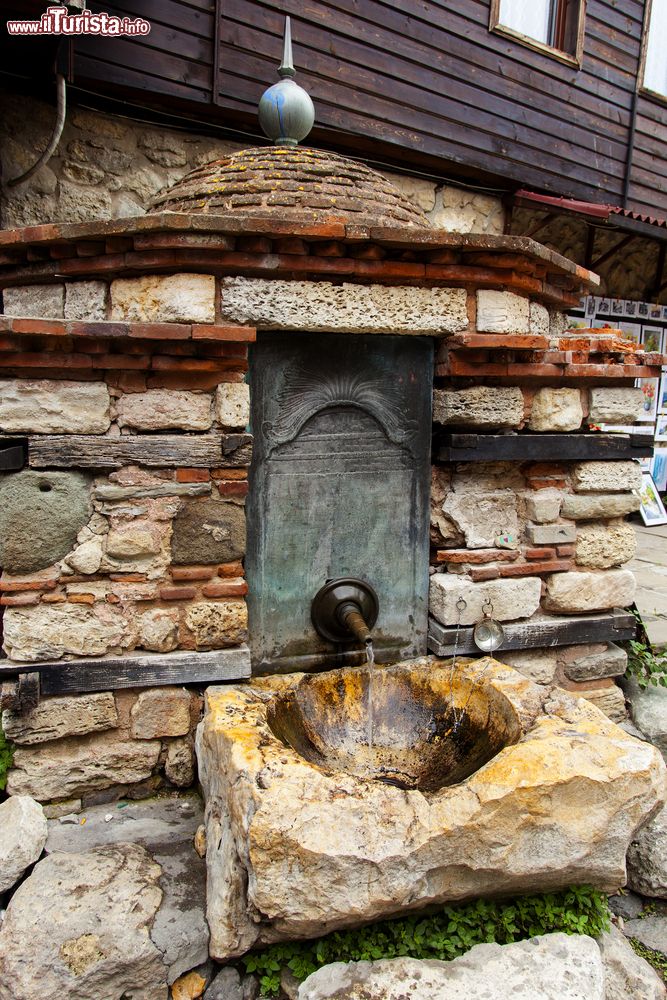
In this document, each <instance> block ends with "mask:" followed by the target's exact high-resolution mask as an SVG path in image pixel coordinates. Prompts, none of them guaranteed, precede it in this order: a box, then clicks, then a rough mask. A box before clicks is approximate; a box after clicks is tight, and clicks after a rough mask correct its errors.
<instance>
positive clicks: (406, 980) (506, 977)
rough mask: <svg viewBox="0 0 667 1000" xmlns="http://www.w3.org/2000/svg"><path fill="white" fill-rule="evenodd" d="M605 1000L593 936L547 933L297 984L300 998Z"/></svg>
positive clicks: (322, 972) (338, 969) (339, 969)
mask: <svg viewBox="0 0 667 1000" xmlns="http://www.w3.org/2000/svg"><path fill="white" fill-rule="evenodd" d="M361 997H374V998H380V997H381V998H382V1000H406V998H407V997H409V998H410V1000H460V998H461V997H479V998H481V997H484V1000H515V998H516V997H525V998H526V1000H538V998H539V1000H584V998H585V1000H605V983H604V970H603V967H602V959H601V957H600V951H599V949H598V946H597V944H596V943H595V941H594V940H593V938H590V937H586V936H584V935H578V936H577V935H568V934H545V935H543V936H542V937H536V938H532V939H531V940H530V941H517V942H515V943H514V944H506V945H500V944H478V945H475V947H474V948H471V949H470V951H468V952H466V954H465V955H461V957H460V958H455V959H454V960H453V961H451V962H436V961H430V962H429V961H419V960H418V959H414V958H394V959H385V960H383V961H379V962H349V963H345V962H335V963H334V964H332V965H325V966H324V967H323V968H321V969H318V970H317V972H314V973H313V975H312V976H309V977H308V979H306V980H305V982H303V983H302V984H301V987H300V989H299V993H298V1000H359V998H361Z"/></svg>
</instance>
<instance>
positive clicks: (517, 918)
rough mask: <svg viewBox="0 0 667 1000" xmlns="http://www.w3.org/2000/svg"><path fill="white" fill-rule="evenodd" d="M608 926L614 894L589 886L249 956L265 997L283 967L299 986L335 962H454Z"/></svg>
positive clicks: (479, 903)
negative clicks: (474, 951) (482, 950)
mask: <svg viewBox="0 0 667 1000" xmlns="http://www.w3.org/2000/svg"><path fill="white" fill-rule="evenodd" d="M608 929H609V909H608V906H607V897H606V896H605V895H604V893H601V892H598V891H597V890H595V889H591V888H589V887H587V886H573V887H571V888H569V889H565V890H563V891H562V892H553V893H551V892H549V893H544V894H541V895H536V896H518V897H516V898H515V899H511V900H505V901H503V902H494V901H490V900H484V899H478V900H476V901H475V902H472V903H466V904H463V905H459V906H445V907H443V908H442V909H441V910H438V911H437V912H435V913H431V914H429V915H428V916H425V915H416V916H409V917H401V918H398V919H395V920H383V921H381V922H379V923H375V924H369V925H368V926H366V927H361V928H354V929H353V930H347V931H335V932H334V933H333V934H328V935H327V936H326V937H322V938H318V939H316V940H313V941H289V942H286V943H284V944H274V945H271V946H270V947H269V948H265V949H264V950H263V951H258V952H252V953H250V954H248V955H246V956H245V957H244V959H243V962H244V964H245V967H246V971H247V972H255V973H257V974H258V975H259V976H260V978H261V986H262V993H263V994H266V995H269V996H271V995H275V994H276V993H278V991H279V989H280V973H281V970H282V969H284V968H287V969H289V970H290V972H291V973H292V974H293V975H294V976H295V977H296V978H297V979H298V980H300V981H303V980H304V979H306V978H307V977H308V976H309V975H311V973H313V972H315V971H316V970H317V969H319V968H321V967H322V966H323V965H328V964H329V963H330V962H362V961H375V960H377V959H381V958H398V957H401V956H409V957H411V958H418V959H439V960H441V961H448V960H449V959H452V958H456V957H457V956H458V955H463V954H464V953H465V952H466V951H468V950H469V949H470V948H472V947H473V945H476V944H483V943H491V942H494V941H495V942H497V943H498V944H511V943H512V942H513V941H521V940H524V939H525V938H531V937H536V936H537V935H538V934H550V933H553V932H555V931H563V932H564V933H565V934H590V936H591V937H597V935H598V934H600V933H602V931H605V930H608Z"/></svg>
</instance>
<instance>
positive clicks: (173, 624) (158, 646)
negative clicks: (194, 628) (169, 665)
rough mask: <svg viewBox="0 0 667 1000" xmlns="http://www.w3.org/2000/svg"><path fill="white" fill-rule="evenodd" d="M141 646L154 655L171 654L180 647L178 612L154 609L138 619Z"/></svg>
mask: <svg viewBox="0 0 667 1000" xmlns="http://www.w3.org/2000/svg"><path fill="white" fill-rule="evenodd" d="M137 625H138V628H139V645H140V646H141V647H142V649H150V650H151V651H152V652H154V653H170V652H171V651H172V649H176V647H177V646H178V612H176V611H164V610H162V608H154V609H153V610H151V611H146V612H145V613H144V614H143V615H140V616H139V618H138V619H137Z"/></svg>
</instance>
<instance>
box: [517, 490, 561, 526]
mask: <svg viewBox="0 0 667 1000" xmlns="http://www.w3.org/2000/svg"><path fill="white" fill-rule="evenodd" d="M525 502H526V515H527V517H529V518H530V520H531V521H535V522H537V524H548V523H549V522H550V521H555V520H556V518H557V517H558V515H559V514H560V508H561V504H562V503H563V494H562V493H561V492H560V490H556V489H551V488H547V489H544V490H534V491H533V492H531V493H528V494H526V495H525Z"/></svg>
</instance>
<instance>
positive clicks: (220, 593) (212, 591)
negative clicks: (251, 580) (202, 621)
mask: <svg viewBox="0 0 667 1000" xmlns="http://www.w3.org/2000/svg"><path fill="white" fill-rule="evenodd" d="M201 592H202V594H203V595H204V597H244V596H245V595H246V594H247V593H248V584H247V583H246V582H245V580H230V581H229V582H228V583H205V584H204V586H203V587H202V589H201Z"/></svg>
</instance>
